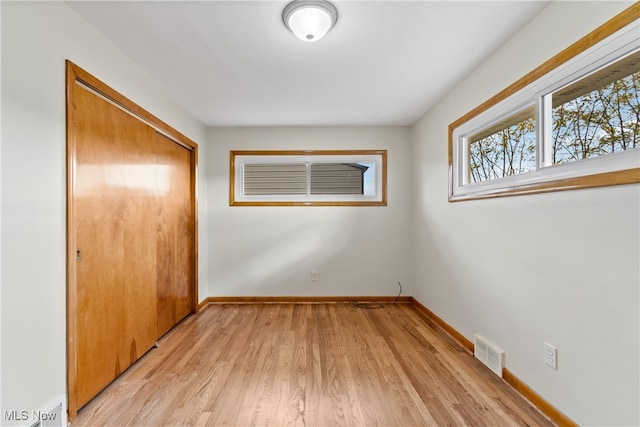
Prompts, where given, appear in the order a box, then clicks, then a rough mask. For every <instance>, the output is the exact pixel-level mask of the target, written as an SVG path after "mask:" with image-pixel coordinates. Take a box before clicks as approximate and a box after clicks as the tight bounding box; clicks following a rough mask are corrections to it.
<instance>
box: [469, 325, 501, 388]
mask: <svg viewBox="0 0 640 427" xmlns="http://www.w3.org/2000/svg"><path fill="white" fill-rule="evenodd" d="M474 337H475V343H474V346H473V355H474V356H475V357H476V358H477V359H478V360H480V361H481V362H482V363H484V364H485V365H486V366H487V367H488V368H489V369H491V370H492V371H493V372H494V373H495V374H496V375H497V376H499V377H500V378H502V368H503V367H504V351H502V350H500V349H499V348H497V347H496V346H494V345H492V344H490V343H489V341H487V340H486V339H484V338H483V337H482V336H480V335H474Z"/></svg>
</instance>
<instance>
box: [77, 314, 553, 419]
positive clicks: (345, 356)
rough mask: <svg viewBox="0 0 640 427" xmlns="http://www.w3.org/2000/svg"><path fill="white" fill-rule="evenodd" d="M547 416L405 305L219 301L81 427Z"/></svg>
mask: <svg viewBox="0 0 640 427" xmlns="http://www.w3.org/2000/svg"><path fill="white" fill-rule="evenodd" d="M100 425H112V426H125V425H127V426H149V425H153V426H164V425H172V426H222V425H224V426H338V425H339V426H409V425H411V426H417V425H420V426H456V427H457V426H485V425H492V426H551V425H553V424H552V423H551V422H550V421H549V420H548V419H547V418H545V417H544V416H543V415H542V414H541V413H540V412H538V411H537V410H536V409H535V408H533V407H532V406H531V405H530V404H529V403H528V402H527V401H526V400H524V399H523V398H522V397H520V396H519V395H518V394H517V393H516V392H515V391H514V390H513V389H512V388H511V387H509V386H508V385H507V384H506V383H505V382H503V381H502V380H501V379H499V378H498V377H497V376H495V375H494V374H493V373H492V372H491V371H489V370H488V369H487V368H486V367H484V366H483V365H482V364H480V363H479V362H478V361H477V360H476V359H474V358H473V357H472V356H471V355H470V354H469V353H468V352H467V351H466V350H465V349H464V348H462V347H461V346H460V345H458V344H457V342H455V341H453V340H451V338H450V337H448V336H446V335H444V334H443V333H442V332H441V330H440V329H439V328H437V327H434V325H432V324H430V323H429V322H426V321H425V320H424V317H422V316H421V315H420V313H418V312H417V310H416V309H415V308H413V306H412V305H410V304H378V303H375V304H373V303H372V304H356V303H333V304H330V303H327V304H316V303H311V304H220V305H210V306H209V307H208V308H206V309H205V310H203V311H201V312H200V313H199V314H198V315H194V316H190V317H188V318H187V319H185V321H184V322H182V323H181V324H179V325H178V326H177V327H176V328H174V329H173V330H171V331H170V332H169V333H168V334H166V335H165V336H164V337H163V338H162V339H161V340H160V343H159V347H158V348H156V349H153V350H151V351H150V352H149V353H148V354H147V355H145V356H144V357H143V358H142V359H141V360H140V361H139V362H138V363H136V364H135V365H133V366H132V367H131V368H129V370H127V371H126V372H125V373H124V374H123V375H122V376H121V377H120V378H119V379H118V380H116V381H114V382H113V383H112V384H111V385H109V386H108V387H107V388H106V389H105V390H104V391H103V392H102V393H101V394H99V395H98V396H97V397H96V398H95V399H93V400H92V401H91V402H89V403H88V404H87V405H86V406H85V407H84V408H83V409H81V410H80V412H79V414H78V417H77V418H76V419H75V420H74V421H73V423H72V424H71V426H72V427H80V426H100Z"/></svg>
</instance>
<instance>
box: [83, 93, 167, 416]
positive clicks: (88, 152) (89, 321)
mask: <svg viewBox="0 0 640 427" xmlns="http://www.w3.org/2000/svg"><path fill="white" fill-rule="evenodd" d="M76 90H77V98H76V99H75V102H76V103H75V108H76V109H77V116H78V117H81V118H82V119H81V120H79V121H78V122H77V123H75V125H76V127H77V134H76V135H77V138H76V169H75V180H74V182H75V188H74V197H75V203H74V206H75V214H74V217H75V219H76V241H77V260H76V269H77V270H76V271H77V277H76V287H77V288H76V294H77V314H76V315H77V355H76V358H77V361H76V363H77V374H76V379H77V403H78V407H81V406H82V405H84V404H85V403H86V402H88V401H89V400H90V399H91V398H92V397H94V396H95V395H96V394H97V393H98V392H100V391H101V390H102V389H103V388H104V387H105V386H106V385H107V384H109V383H110V382H111V381H112V380H113V379H115V378H116V377H117V376H118V375H119V374H120V373H121V372H122V371H124V370H125V369H126V368H127V367H129V366H130V365H131V364H132V363H134V362H135V361H136V360H137V359H138V358H139V357H140V356H142V355H143V354H144V353H145V352H146V351H147V350H148V349H149V348H151V347H152V346H153V345H154V343H155V341H156V338H157V324H156V316H157V315H156V313H157V307H156V306H157V303H156V263H157V254H156V231H157V230H156V222H155V221H154V220H153V218H154V217H155V213H156V211H157V206H156V192H157V191H158V187H159V184H158V183H159V182H162V179H163V177H162V176H161V172H160V171H159V170H158V168H157V166H156V156H155V154H154V151H153V144H154V141H155V134H156V132H155V130H153V129H152V128H151V127H149V126H148V125H146V124H144V123H143V122H141V121H139V120H138V119H136V118H134V117H132V116H131V115H129V114H128V113H126V112H124V111H122V110H121V109H120V108H118V107H116V106H114V105H112V104H111V103H110V102H107V101H106V100H104V99H103V98H101V97H99V96H97V95H96V94H94V93H92V92H90V91H89V90H86V89H85V88H77V89H76Z"/></svg>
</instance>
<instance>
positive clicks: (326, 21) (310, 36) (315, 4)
mask: <svg viewBox="0 0 640 427" xmlns="http://www.w3.org/2000/svg"><path fill="white" fill-rule="evenodd" d="M282 20H283V21H284V25H286V26H287V28H288V29H290V30H291V32H292V33H293V34H295V36H296V37H297V38H299V39H300V40H302V41H304V42H315V41H317V40H320V39H321V38H322V37H324V35H325V34H327V31H329V30H330V29H331V28H332V27H333V26H334V25H335V24H336V21H337V20H338V10H337V9H336V7H335V6H334V5H333V4H331V3H329V2H328V1H327V0H295V1H292V2H291V3H289V4H288V5H287V6H286V7H285V8H284V10H283V11H282Z"/></svg>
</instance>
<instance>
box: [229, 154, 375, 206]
mask: <svg viewBox="0 0 640 427" xmlns="http://www.w3.org/2000/svg"><path fill="white" fill-rule="evenodd" d="M230 178H231V186H230V204H231V205H232V206H239V205H272V206H273V205H287V206H291V205H369V206H372V205H386V151H384V150H380V151H366V150H350V151H232V152H231V177H230Z"/></svg>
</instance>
